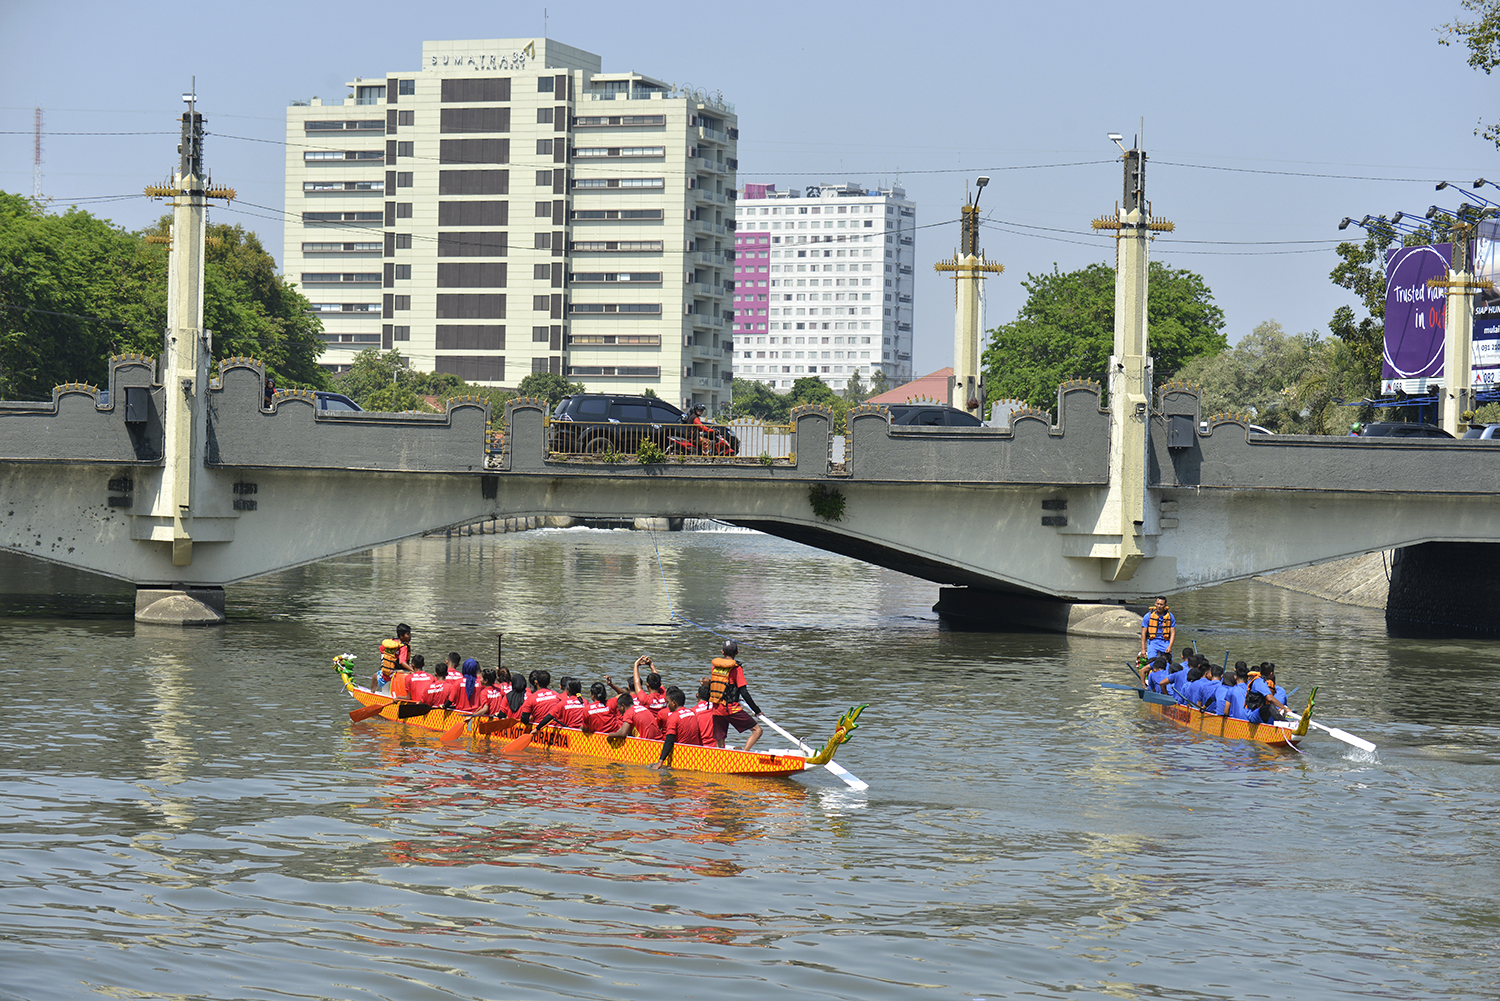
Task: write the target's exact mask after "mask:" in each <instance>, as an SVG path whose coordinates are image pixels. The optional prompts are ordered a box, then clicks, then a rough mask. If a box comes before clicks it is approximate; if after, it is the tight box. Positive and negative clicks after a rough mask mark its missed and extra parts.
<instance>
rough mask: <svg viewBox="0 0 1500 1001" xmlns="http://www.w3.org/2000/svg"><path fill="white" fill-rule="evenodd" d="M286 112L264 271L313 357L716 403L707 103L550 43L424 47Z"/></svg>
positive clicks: (717, 105)
mask: <svg viewBox="0 0 1500 1001" xmlns="http://www.w3.org/2000/svg"><path fill="white" fill-rule="evenodd" d="M347 86H348V96H347V97H344V98H342V99H341V100H338V101H323V100H320V99H318V98H316V97H315V98H312V99H311V100H310V101H306V102H302V101H297V102H293V103H292V105H291V107H289V108H288V109H287V123H286V139H287V161H286V211H287V214H288V216H289V221H288V225H287V228H286V241H285V248H284V255H283V258H282V260H283V268H284V270H285V273H286V275H287V277H288V278H289V279H291V280H292V281H295V282H297V283H298V284H299V285H300V287H301V290H302V292H303V294H304V295H306V296H307V298H308V299H309V300H310V301H311V302H312V304H313V309H314V310H315V311H316V312H317V313H318V315H319V316H320V317H322V319H323V324H324V331H325V333H324V339H325V341H326V342H327V351H326V352H325V353H324V355H323V357H322V359H321V361H322V363H323V364H324V366H325V367H327V368H330V369H332V370H334V371H343V370H345V369H347V368H348V366H349V365H350V364H351V363H352V361H353V359H354V356H355V354H356V353H357V352H359V351H362V350H364V349H366V348H372V347H373V348H381V349H383V350H390V349H396V350H399V351H400V352H401V354H402V356H403V357H404V358H406V359H407V361H408V363H409V364H410V365H411V366H412V367H413V368H416V369H420V370H425V371H437V372H451V373H453V374H455V375H458V376H460V377H462V378H464V379H466V380H468V381H470V382H476V383H482V384H486V385H492V386H511V387H513V386H515V385H516V384H517V383H519V382H520V381H521V379H522V378H524V377H525V376H526V375H528V374H530V373H532V372H552V373H556V374H560V375H565V376H567V377H568V378H569V379H570V380H572V381H577V382H582V383H584V385H585V386H587V388H588V389H590V390H592V391H608V390H617V391H623V392H642V391H644V390H647V389H650V390H653V391H654V392H656V393H657V394H658V395H659V396H661V397H662V398H664V399H667V400H670V401H672V402H675V403H703V404H705V405H707V406H708V407H709V408H710V410H711V411H712V410H717V409H718V408H719V407H720V406H721V405H724V404H727V403H728V400H729V391H730V382H731V376H730V369H731V367H732V364H733V358H732V349H731V347H730V326H729V324H730V323H731V322H732V315H731V311H732V306H731V301H730V289H731V288H732V268H733V259H734V248H733V243H732V239H733V229H734V219H733V214H732V206H733V204H734V200H735V196H736V192H735V170H736V168H737V166H738V164H737V162H736V159H735V154H736V148H737V145H738V137H739V130H738V127H737V126H738V120H737V119H736V117H735V114H734V109H733V106H732V105H729V104H728V103H726V102H725V101H724V100H723V98H722V96H721V95H713V94H706V93H704V92H702V91H698V90H694V89H693V88H691V87H686V86H678V85H674V84H669V83H665V82H663V81H660V80H655V79H652V78H650V77H647V76H643V75H641V74H639V73H634V72H630V73H604V72H601V61H600V57H599V56H597V55H594V54H593V53H590V52H584V51H582V50H580V49H575V48H572V47H571V46H567V45H563V44H561V43H558V42H555V41H552V40H550V39H544V38H538V39H496V40H487V41H486V40H470V41H447V42H424V43H423V44H422V59H421V64H420V66H418V67H416V68H414V69H411V70H407V71H399V72H390V73H387V74H385V75H384V76H383V77H377V78H374V79H366V78H356V79H355V80H353V81H352V82H350V83H349V84H348V85H347Z"/></svg>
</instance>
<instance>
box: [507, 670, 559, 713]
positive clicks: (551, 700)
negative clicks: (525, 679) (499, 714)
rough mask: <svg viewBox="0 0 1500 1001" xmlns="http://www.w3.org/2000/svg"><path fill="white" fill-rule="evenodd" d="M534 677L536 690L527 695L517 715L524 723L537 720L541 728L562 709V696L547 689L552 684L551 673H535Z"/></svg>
mask: <svg viewBox="0 0 1500 1001" xmlns="http://www.w3.org/2000/svg"><path fill="white" fill-rule="evenodd" d="M532 677H534V678H535V679H536V688H535V689H533V690H532V691H530V692H528V693H527V695H526V698H525V700H524V701H523V702H522V703H521V708H520V710H519V711H518V712H517V714H516V715H517V716H518V717H519V718H520V720H521V722H522V723H530V722H531V721H532V720H537V721H538V723H537V725H538V726H541V725H543V724H544V723H546V722H547V721H548V720H550V719H552V718H553V717H554V716H555V715H556V714H557V711H558V710H559V709H561V708H562V696H560V695H558V694H557V693H556V692H554V691H553V690H552V689H550V688H548V687H547V686H548V685H550V684H552V672H551V671H535V672H533V674H532Z"/></svg>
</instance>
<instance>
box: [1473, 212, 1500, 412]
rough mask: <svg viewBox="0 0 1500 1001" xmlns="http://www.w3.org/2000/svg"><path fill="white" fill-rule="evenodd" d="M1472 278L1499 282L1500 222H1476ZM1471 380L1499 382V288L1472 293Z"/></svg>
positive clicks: (1485, 385)
mask: <svg viewBox="0 0 1500 1001" xmlns="http://www.w3.org/2000/svg"><path fill="white" fill-rule="evenodd" d="M1473 261H1474V264H1473V266H1472V267H1471V268H1470V270H1471V271H1473V273H1474V277H1475V278H1488V279H1489V280H1490V281H1492V282H1494V283H1495V284H1496V285H1497V286H1500V222H1496V221H1495V220H1493V219H1486V220H1485V221H1484V222H1482V223H1480V224H1479V231H1478V234H1477V239H1475V241H1474V257H1473ZM1471 364H1472V365H1473V366H1474V378H1473V384H1474V386H1476V387H1481V388H1486V389H1493V388H1495V387H1497V386H1500V289H1481V290H1480V291H1479V293H1478V294H1477V295H1475V296H1474V355H1473V359H1472V361H1471Z"/></svg>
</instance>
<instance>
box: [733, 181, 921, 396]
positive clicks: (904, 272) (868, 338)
mask: <svg viewBox="0 0 1500 1001" xmlns="http://www.w3.org/2000/svg"><path fill="white" fill-rule="evenodd" d="M916 219H917V209H916V205H915V204H914V203H913V202H911V201H909V200H908V199H907V197H906V192H905V191H904V190H903V189H901V188H899V187H893V188H882V189H878V190H874V189H866V188H864V187H862V186H860V185H857V184H819V185H813V186H809V187H807V188H806V189H804V190H801V191H798V190H795V189H794V190H791V191H777V190H776V187H775V185H770V184H747V185H745V188H744V190H743V191H742V192H741V194H740V198H739V203H738V205H737V206H736V208H735V222H736V230H735V251H736V261H735V267H734V282H735V296H734V300H735V301H734V312H735V322H734V351H735V360H734V374H735V375H736V376H738V377H739V378H741V379H754V380H756V381H757V382H764V383H767V384H768V385H770V386H772V387H774V388H775V389H777V390H786V389H789V388H791V386H792V383H793V382H795V381H796V380H797V379H799V378H803V377H805V376H809V375H816V376H818V377H819V378H820V379H822V380H823V381H824V382H825V383H827V384H828V385H829V386H830V387H831V388H833V389H835V390H839V391H842V390H843V389H844V387H845V386H846V385H847V383H848V381H849V379H850V378H851V377H853V375H854V374H855V373H856V372H857V373H859V377H860V381H861V382H862V383H863V384H864V385H865V386H866V387H868V386H869V385H870V379H871V377H872V376H873V375H874V374H875V373H876V372H883V373H884V374H885V377H886V379H887V381H888V382H889V384H890V385H892V386H898V385H901V384H902V383H905V382H910V381H911V379H912V361H911V358H912V291H913V288H914V280H915V275H914V273H913V271H914V267H915V261H916V232H915V231H916Z"/></svg>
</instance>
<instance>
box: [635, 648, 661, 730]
mask: <svg viewBox="0 0 1500 1001" xmlns="http://www.w3.org/2000/svg"><path fill="white" fill-rule="evenodd" d="M643 664H644V665H645V666H646V667H649V668H652V670H651V671H650V672H649V673H647V675H646V682H645V684H644V685H643V684H641V665H643ZM655 667H656V665H655V664H654V663H652V661H651V658H650V657H638V658H637V659H636V662H635V691H636V700H635V701H636V702H637V703H644V704H645V706H646V708H647V709H650V710H651V711H652V712H654V713H656V721H657V722H658V723H663V724H664V723H666V721H667V709H668V707H667V690H666V689H665V688H663V687H662V684H661V675H660V674H657V673H656V670H655Z"/></svg>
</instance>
